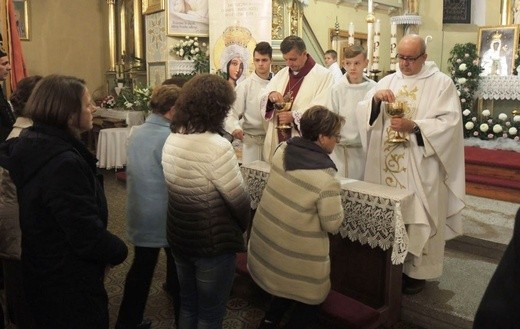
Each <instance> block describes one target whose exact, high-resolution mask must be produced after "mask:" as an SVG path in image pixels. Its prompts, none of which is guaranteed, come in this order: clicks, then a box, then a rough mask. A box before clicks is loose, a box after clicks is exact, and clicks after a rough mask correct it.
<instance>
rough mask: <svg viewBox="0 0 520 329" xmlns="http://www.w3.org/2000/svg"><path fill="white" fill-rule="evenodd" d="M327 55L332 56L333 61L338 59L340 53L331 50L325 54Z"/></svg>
mask: <svg viewBox="0 0 520 329" xmlns="http://www.w3.org/2000/svg"><path fill="white" fill-rule="evenodd" d="M325 55H330V56H331V57H332V59H337V58H338V52H337V51H335V50H334V49H329V50H327V51H326V52H325Z"/></svg>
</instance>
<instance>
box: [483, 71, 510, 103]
mask: <svg viewBox="0 0 520 329" xmlns="http://www.w3.org/2000/svg"><path fill="white" fill-rule="evenodd" d="M476 96H477V97H481V98H483V99H511V100H520V77H519V76H517V75H507V76H501V75H488V76H484V77H480V80H479V84H478V89H477V93H476Z"/></svg>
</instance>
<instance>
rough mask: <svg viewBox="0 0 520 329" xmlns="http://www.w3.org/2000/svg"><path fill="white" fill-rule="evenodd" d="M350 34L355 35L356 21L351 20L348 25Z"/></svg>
mask: <svg viewBox="0 0 520 329" xmlns="http://www.w3.org/2000/svg"><path fill="white" fill-rule="evenodd" d="M348 35H349V36H350V37H351V36H354V23H352V22H350V24H349V25H348Z"/></svg>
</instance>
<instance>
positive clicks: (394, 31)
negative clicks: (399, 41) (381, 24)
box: [390, 23, 397, 36]
mask: <svg viewBox="0 0 520 329" xmlns="http://www.w3.org/2000/svg"><path fill="white" fill-rule="evenodd" d="M390 34H391V35H392V36H395V35H396V34H397V25H396V24H395V23H392V25H390Z"/></svg>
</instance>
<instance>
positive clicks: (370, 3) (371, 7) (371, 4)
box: [368, 0, 373, 13]
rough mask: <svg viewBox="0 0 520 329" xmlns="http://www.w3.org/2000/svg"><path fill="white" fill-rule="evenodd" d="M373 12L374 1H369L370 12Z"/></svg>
mask: <svg viewBox="0 0 520 329" xmlns="http://www.w3.org/2000/svg"><path fill="white" fill-rule="evenodd" d="M372 11H373V3H372V0H368V12H369V13H372Z"/></svg>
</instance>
